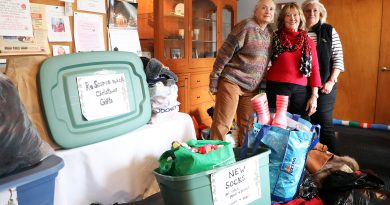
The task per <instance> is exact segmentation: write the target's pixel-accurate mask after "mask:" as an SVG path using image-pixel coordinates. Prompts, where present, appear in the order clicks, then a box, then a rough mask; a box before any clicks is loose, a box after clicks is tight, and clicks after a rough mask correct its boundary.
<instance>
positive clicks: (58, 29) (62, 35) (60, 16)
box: [46, 5, 72, 42]
mask: <svg viewBox="0 0 390 205" xmlns="http://www.w3.org/2000/svg"><path fill="white" fill-rule="evenodd" d="M46 17H47V18H46V19H47V25H49V26H48V38H49V42H71V41H72V32H71V30H70V23H69V17H68V16H65V8H64V7H63V6H49V5H47V6H46Z"/></svg>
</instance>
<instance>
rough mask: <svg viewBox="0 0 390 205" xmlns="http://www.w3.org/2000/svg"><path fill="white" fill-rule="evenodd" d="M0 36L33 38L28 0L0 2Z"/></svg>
mask: <svg viewBox="0 0 390 205" xmlns="http://www.w3.org/2000/svg"><path fill="white" fill-rule="evenodd" d="M0 36H33V31H32V26H31V15H30V3H29V1H28V0H12V1H0Z"/></svg>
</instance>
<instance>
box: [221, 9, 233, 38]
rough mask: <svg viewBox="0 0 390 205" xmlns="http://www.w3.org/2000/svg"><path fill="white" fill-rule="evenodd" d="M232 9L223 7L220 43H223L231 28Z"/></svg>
mask: <svg viewBox="0 0 390 205" xmlns="http://www.w3.org/2000/svg"><path fill="white" fill-rule="evenodd" d="M233 22H234V21H233V9H232V8H231V7H229V6H225V7H224V8H223V10H222V42H223V41H225V39H226V38H227V36H228V35H229V33H230V31H232V26H233Z"/></svg>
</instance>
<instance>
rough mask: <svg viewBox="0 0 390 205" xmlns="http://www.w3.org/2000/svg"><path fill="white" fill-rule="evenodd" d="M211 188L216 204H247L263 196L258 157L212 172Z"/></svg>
mask: <svg viewBox="0 0 390 205" xmlns="http://www.w3.org/2000/svg"><path fill="white" fill-rule="evenodd" d="M211 188H212V192H213V202H214V205H245V204H249V203H251V202H253V201H255V200H256V199H259V198H261V183H260V173H259V160H258V158H255V157H252V158H249V159H247V160H245V161H243V162H241V163H237V164H236V165H234V166H229V167H227V168H225V169H222V170H220V171H218V172H216V173H214V174H211Z"/></svg>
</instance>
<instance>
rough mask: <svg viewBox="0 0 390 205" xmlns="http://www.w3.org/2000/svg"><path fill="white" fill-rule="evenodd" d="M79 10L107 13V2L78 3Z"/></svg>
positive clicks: (100, 0) (90, 1)
mask: <svg viewBox="0 0 390 205" xmlns="http://www.w3.org/2000/svg"><path fill="white" fill-rule="evenodd" d="M77 10H83V11H92V12H99V13H106V2H105V0H83V1H77Z"/></svg>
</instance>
